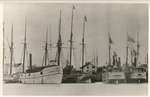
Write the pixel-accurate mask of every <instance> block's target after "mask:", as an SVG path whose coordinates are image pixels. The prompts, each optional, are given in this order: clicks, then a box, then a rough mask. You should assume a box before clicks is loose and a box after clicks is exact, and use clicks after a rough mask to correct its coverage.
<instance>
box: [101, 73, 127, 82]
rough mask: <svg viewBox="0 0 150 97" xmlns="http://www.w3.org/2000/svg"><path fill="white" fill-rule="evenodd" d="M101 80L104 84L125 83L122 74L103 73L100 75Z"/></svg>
mask: <svg viewBox="0 0 150 97" xmlns="http://www.w3.org/2000/svg"><path fill="white" fill-rule="evenodd" d="M102 80H103V82H106V83H120V82H125V81H126V78H125V74H124V72H105V73H103V74H102Z"/></svg>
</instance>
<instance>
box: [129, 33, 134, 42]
mask: <svg viewBox="0 0 150 97" xmlns="http://www.w3.org/2000/svg"><path fill="white" fill-rule="evenodd" d="M128 41H129V42H132V43H135V40H134V39H133V38H132V37H130V36H129V35H128Z"/></svg>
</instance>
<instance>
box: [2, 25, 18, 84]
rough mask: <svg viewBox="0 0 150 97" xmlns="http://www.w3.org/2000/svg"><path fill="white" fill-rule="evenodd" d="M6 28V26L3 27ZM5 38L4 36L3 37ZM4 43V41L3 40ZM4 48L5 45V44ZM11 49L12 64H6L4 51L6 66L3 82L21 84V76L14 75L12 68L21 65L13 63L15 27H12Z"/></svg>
mask: <svg viewBox="0 0 150 97" xmlns="http://www.w3.org/2000/svg"><path fill="white" fill-rule="evenodd" d="M3 26H4V25H3ZM3 35H4V28H3ZM3 38H4V36H3ZM3 41H4V40H3ZM3 46H4V44H3ZM9 49H10V63H9V64H5V62H4V56H5V55H4V49H3V64H4V69H3V70H4V71H5V72H3V80H4V82H5V83H17V82H19V75H18V73H14V72H13V70H12V68H13V67H15V65H18V66H19V65H20V63H18V64H14V63H13V62H14V61H13V55H14V42H13V25H12V29H11V45H9ZM7 69H9V73H8V72H7V73H6V71H7Z"/></svg>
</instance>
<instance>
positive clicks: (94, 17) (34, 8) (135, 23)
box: [3, 3, 148, 68]
mask: <svg viewBox="0 0 150 97" xmlns="http://www.w3.org/2000/svg"><path fill="white" fill-rule="evenodd" d="M73 5H74V6H75V10H74V19H73V21H74V23H73V41H74V42H73V47H74V49H73V57H72V61H73V63H72V65H74V67H76V68H79V67H80V66H81V47H82V46H81V40H82V33H83V17H84V16H86V17H87V22H86V25H85V42H86V47H85V61H86V62H87V61H92V59H93V57H94V56H98V59H99V64H98V65H99V66H102V65H106V62H108V32H109V33H110V35H111V39H112V41H113V44H112V46H111V47H112V49H111V53H113V51H115V52H116V53H117V55H118V56H119V57H120V58H121V63H122V64H124V63H125V57H126V44H127V33H128V35H129V36H130V37H132V38H133V39H134V40H135V41H137V32H139V44H140V51H139V53H140V55H139V62H140V63H145V58H146V56H147V52H148V5H147V4H118V3H117V4H115V3H113V4H103V3H99V4H95V3H91V4H84V3H82V4H80V3H79V4H77V3H75V4H61V3H60V4H59V3H5V4H4V11H3V12H4V23H5V25H4V28H5V49H6V50H5V53H6V54H5V56H6V62H9V60H10V58H9V56H10V52H9V46H8V45H10V35H11V28H12V24H13V32H14V60H15V63H18V62H21V59H22V56H23V40H24V32H25V17H26V23H27V50H28V53H32V54H33V64H36V65H38V66H41V65H42V58H43V55H44V43H45V37H46V31H47V29H48V38H49V43H50V41H51V43H52V48H51V49H49V58H50V59H54V58H55V55H56V42H57V40H58V23H59V11H60V9H61V11H62V24H61V35H62V42H63V48H62V53H61V60H62V65H63V66H65V62H66V60H67V59H69V39H70V32H71V11H72V7H73ZM130 46H133V47H134V48H136V43H134V44H132V45H130ZM27 65H28V63H26V66H27Z"/></svg>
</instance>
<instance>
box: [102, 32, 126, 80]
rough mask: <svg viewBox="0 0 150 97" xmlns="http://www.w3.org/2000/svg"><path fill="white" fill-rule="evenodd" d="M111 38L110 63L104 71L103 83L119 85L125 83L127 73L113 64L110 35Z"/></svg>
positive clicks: (110, 41) (110, 42)
mask: <svg viewBox="0 0 150 97" xmlns="http://www.w3.org/2000/svg"><path fill="white" fill-rule="evenodd" d="M108 36H109V62H108V65H107V66H106V68H103V71H102V81H103V82H106V83H119V82H125V79H126V77H125V73H124V71H123V70H122V69H121V67H120V66H118V65H112V64H111V44H112V43H113V41H112V39H111V36H110V33H108Z"/></svg>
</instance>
